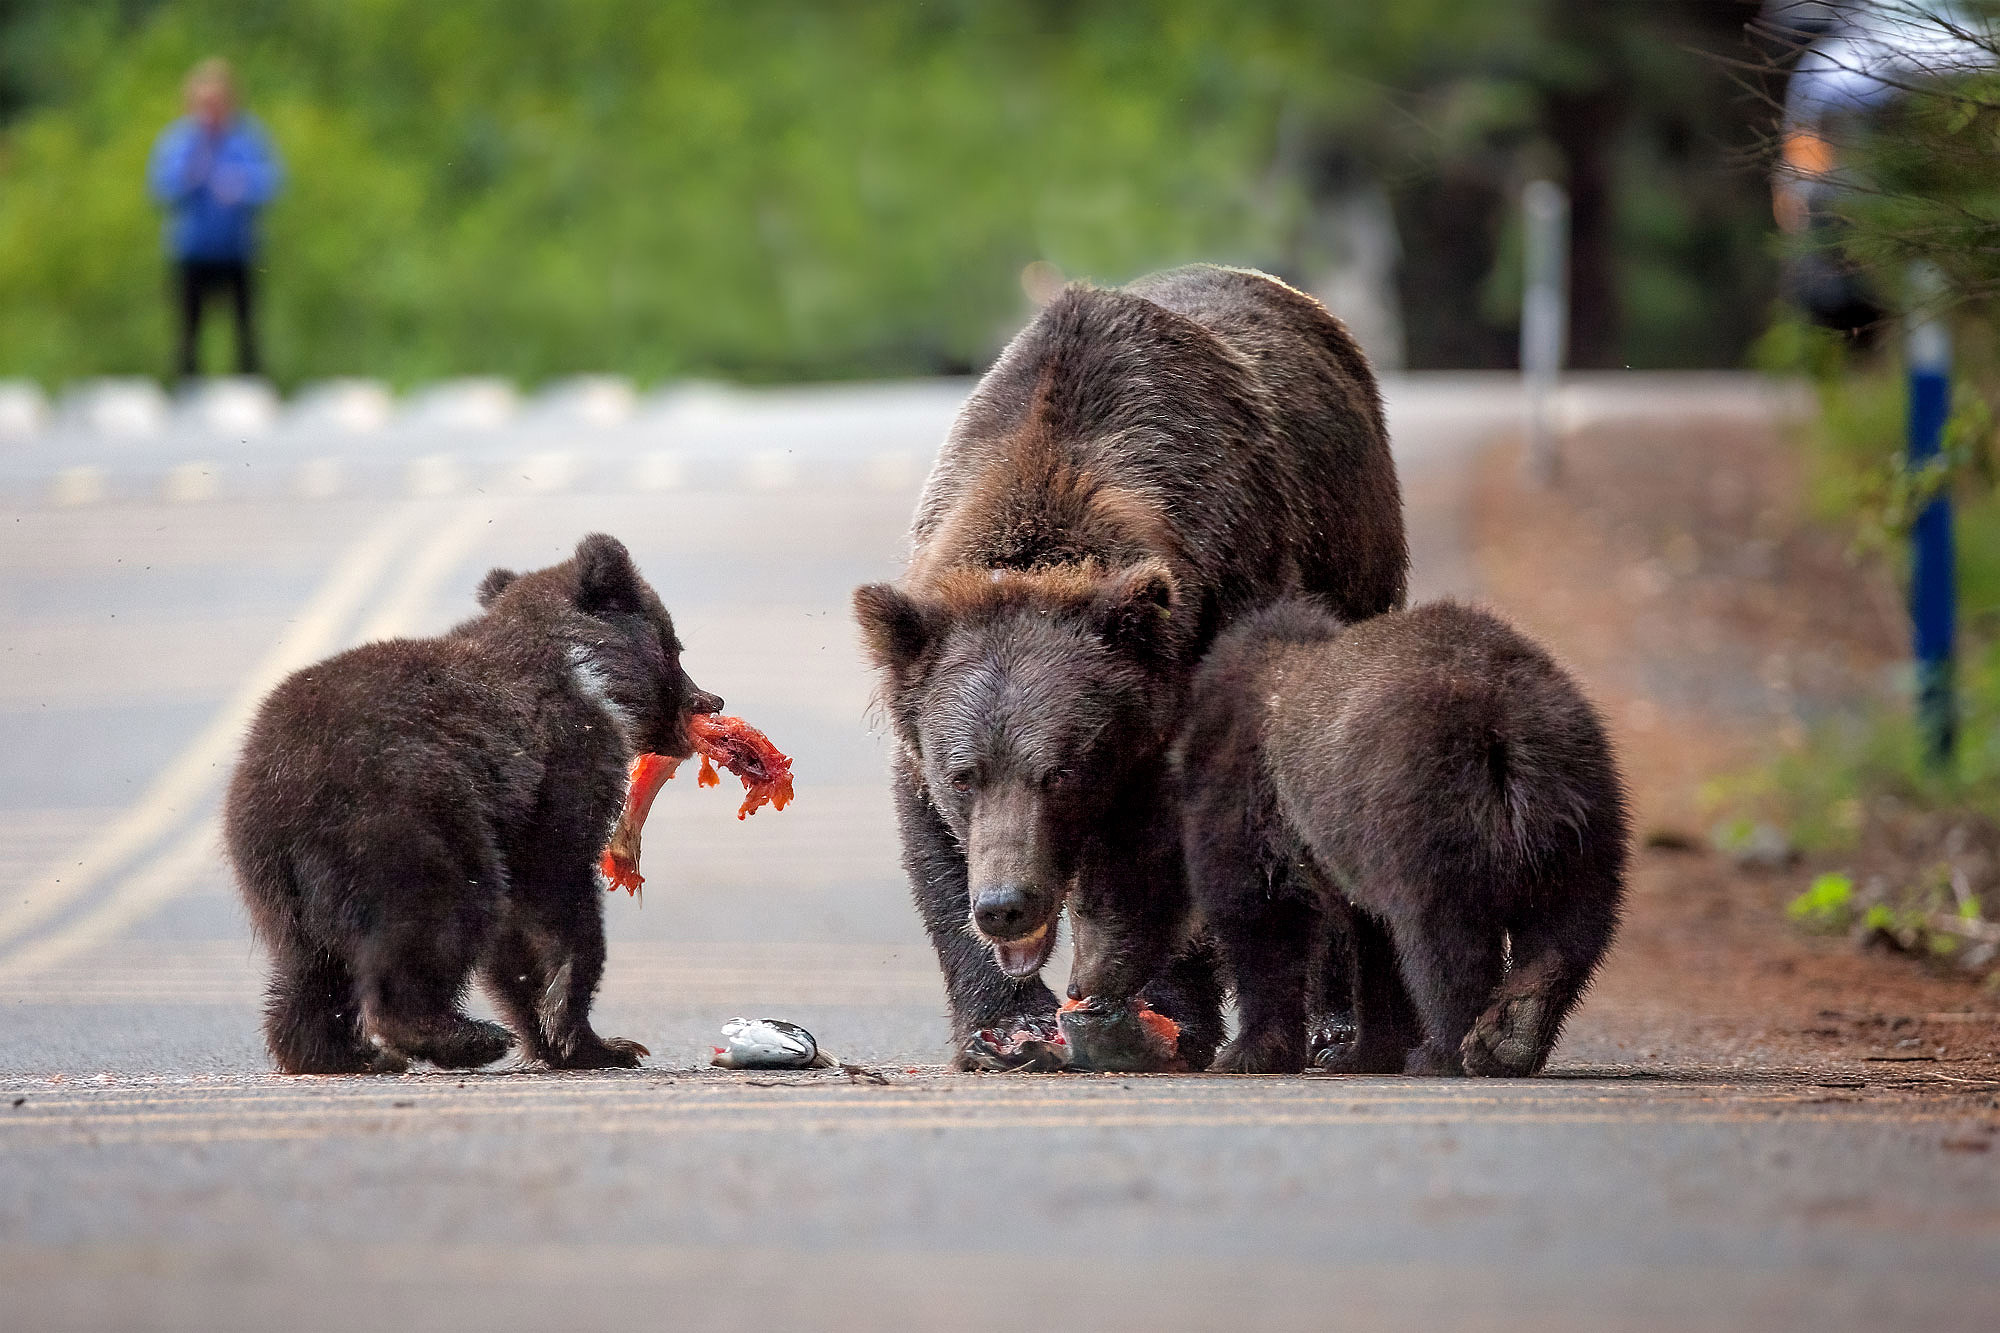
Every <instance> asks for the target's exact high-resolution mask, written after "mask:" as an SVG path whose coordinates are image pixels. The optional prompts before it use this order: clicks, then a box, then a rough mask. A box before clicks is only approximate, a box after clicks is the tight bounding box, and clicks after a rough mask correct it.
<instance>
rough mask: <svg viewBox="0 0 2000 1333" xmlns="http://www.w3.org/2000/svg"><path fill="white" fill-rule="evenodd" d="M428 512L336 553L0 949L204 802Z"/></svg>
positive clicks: (391, 520)
mask: <svg viewBox="0 0 2000 1333" xmlns="http://www.w3.org/2000/svg"><path fill="white" fill-rule="evenodd" d="M430 516H431V509H430V507H429V506H425V505H415V504H411V505H404V506H402V507H399V508H398V509H396V510H394V511H393V512H391V513H390V514H388V515H386V516H385V517H384V518H383V519H382V520H381V521H380V522H378V523H377V524H376V525H375V526H374V527H372V528H370V529H369V530H368V531H367V532H366V533H364V534H363V535H362V537H361V539H360V540H359V541H357V542H355V543H354V545H353V546H351V547H349V548H348V549H347V550H346V551H345V552H343V553H342V555H341V557H340V559H339V560H338V561H336V562H335V564H334V567H333V569H332V570H331V571H330V572H329V573H328V574H327V577H326V579H325V580H324V581H323V582H322V583H321V584H320V585H319V587H318V588H317V589H316V590H314V592H313V595H312V597H311V598H309V599H308V600H307V602H306V604H305V606H304V607H302V608H301V609H300V612H299V615H298V617H297V618H296V619H295V620H294V621H293V622H292V624H291V627H290V628H289V629H288V630H286V631H285V633H284V634H283V635H282V636H281V637H280V638H279V640H278V641H277V643H276V644H274V645H273V646H272V647H271V649H270V651H269V652H267V653H266V654H265V655H264V658H263V660H262V661H260V662H258V663H257V665H256V666H254V667H252V668H251V670H250V672H249V674H248V675H246V676H245V677H244V678H243V682H242V683H241V684H240V685H239V686H238V687H237V689H236V693H235V694H234V695H232V696H231V697H230V699H229V701H228V702H227V703H225V704H224V705H223V706H222V707H221V708H220V709H219V710H218V711H217V712H216V714H215V716H214V717H212V718H210V719H209V722H208V725H207V726H206V727H204V728H202V731H201V734H200V735H198V736H196V737H195V739H194V740H193V741H192V742H191V743H190V744H189V745H188V746H187V747H186V748H185V749H183V750H182V751H181V752H180V754H179V755H177V756H175V758H174V760H173V762H172V763H170V764H168V765H167V767H166V769H165V770H164V771H162V772H161V774H160V775H159V776H158V777H157V778H155V779H154V780H153V782H152V785H151V786H149V787H148V788H147V789H146V792H145V794H144V795H142V796H141V797H140V798H139V800H138V801H137V802H135V803H134V804H133V805H132V806H131V808H130V809H128V810H127V811H126V812H125V814H124V815H123V816H122V817H121V818H119V819H118V820H116V821H115V822H113V823H112V824H111V825H110V826H109V827H107V828H106V829H105V830H104V831H103V833H102V834H101V835H100V836H98V837H96V838H94V839H92V840H90V841H88V842H87V843H85V844H84V845H83V847H82V848H81V849H80V850H79V852H78V853H77V854H75V855H73V856H66V857H64V858H63V859H62V860H60V861H58V862H57V863H56V864H54V865H52V866H50V867H49V868H48V870H47V871H46V872H45V873H44V874H43V875H42V876H41V878H40V880H39V882H38V883H37V884H36V885H35V886H34V887H33V888H32V889H31V890H30V892H29V893H28V895H27V897H25V898H24V899H22V900H20V901H18V902H10V903H7V904H5V905H4V906H0V947H4V946H5V945H6V944H7V943H8V942H10V941H12V940H16V939H19V938H20V937H21V936H23V935H25V934H26V933H27V932H29V931H31V930H33V929H35V928H36V927H37V926H39V925H41V924H42V923H43V922H45V921H47V920H48V919H49V918H51V917H53V916H55V915H57V914H58V913H60V912H62V911H63V910H64V909H66V908H67V907H69V906H70V905H71V904H72V903H74V902H76V901H77V900H78V899H80V898H81V897H83V896H84V895H85V894H86V893H88V892H89V891H90V890H91V889H92V888H93V887H94V886H95V885H96V884H97V883H98V882H99V881H100V880H102V879H103V878H104V877H105V876H106V875H108V874H110V873H111V872H112V871H113V870H115V869H117V868H118V866H119V865H120V864H122V863H123V862H124V861H125V860H127V859H128V858H129V857H131V856H133V855H134V854H136V853H138V852H139V851H141V850H143V849H144V848H145V847H146V845H147V844H149V843H151V842H153V841H155V840H156V839H158V838H160V837H163V836H164V835H166V834H167V833H169V832H170V831H171V830H172V829H173V828H174V827H175V826H176V825H177V824H179V823H181V821H183V820H185V819H186V818H188V816H189V815H190V813H191V812H192V811H193V810H194V808H195V807H196V805H197V804H198V803H199V801H200V799H201V797H202V796H203V795H204V794H205V793H206V792H207V791H208V790H209V789H210V788H212V787H213V786H214V785H215V784H216V783H217V782H219V781H220V780H221V776H222V770H223V768H224V766H225V765H227V764H228V762H229V759H230V757H231V756H232V755H233V754H234V753H235V750H236V746H237V743H238V741H239V740H240V738H241V736H242V733H243V729H244V727H245V726H246V725H248V723H249V721H250V719H251V717H252V716H254V715H255V713H256V710H257V706H258V705H259V704H260V703H262V702H263V700H264V696H265V695H266V694H268V693H270V691H271V688H272V687H273V686H275V685H276V684H277V683H278V682H279V681H280V680H283V679H284V678H285V677H286V676H288V675H290V674H291V673H292V672H294V671H296V670H298V669H299V668H300V667H303V666H306V665H308V664H310V663H312V662H314V661H316V660H318V659H319V658H321V657H324V656H325V655H326V654H327V653H328V652H329V651H330V650H331V649H332V648H333V647H334V646H335V644H336V643H338V642H339V639H338V635H339V633H340V631H341V630H342V628H343V627H345V626H346V624H347V623H348V621H349V620H350V619H352V617H353V616H354V614H355V613H356V612H357V611H358V610H359V609H360V607H361V606H362V604H363V603H364V602H365V600H366V599H367V597H368V594H369V592H370V590H371V589H373V588H374V586H375V584H376V582H377V581H378V580H379V579H380V578H381V577H382V576H383V574H384V573H386V572H387V571H388V569H389V567H390V563H391V562H392V561H393V560H394V559H395V556H396V553H397V552H398V551H399V550H400V549H401V548H402V547H403V545H404V544H405V543H406V542H407V541H408V540H409V539H410V538H411V537H413V536H414V535H415V534H416V533H417V531H418V530H419V527H420V525H421V524H423V523H424V522H425V521H426V520H427V519H429V518H430Z"/></svg>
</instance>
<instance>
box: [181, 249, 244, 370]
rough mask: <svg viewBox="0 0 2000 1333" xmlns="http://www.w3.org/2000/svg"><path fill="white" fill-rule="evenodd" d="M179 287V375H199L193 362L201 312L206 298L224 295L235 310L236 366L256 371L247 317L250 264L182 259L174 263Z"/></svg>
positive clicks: (235, 261)
mask: <svg viewBox="0 0 2000 1333" xmlns="http://www.w3.org/2000/svg"><path fill="white" fill-rule="evenodd" d="M175 276H176V278H177V279H178V282H179V287H180V292H179V295H180V367H179V368H180V374H181V378H183V379H192V378H194V377H195V376H196V375H198V374H200V373H201V371H200V367H199V366H198V365H197V364H196V361H197V353H198V351H199V350H200V347H201V312H202V310H203V308H204V307H205V306H207V304H208V302H209V298H210V297H213V296H218V295H227V296H228V298H229V303H230V307H231V308H232V309H233V310H234V311H235V312H236V369H237V371H238V372H239V373H240V374H244V375H255V374H256V373H257V372H258V365H259V363H258V359H257V330H256V325H255V323H254V322H253V321H252V318H251V309H250V307H251V304H252V293H251V290H250V265H249V264H247V263H246V262H244V261H242V260H240V259H183V260H181V261H180V262H179V263H178V265H176V273H175Z"/></svg>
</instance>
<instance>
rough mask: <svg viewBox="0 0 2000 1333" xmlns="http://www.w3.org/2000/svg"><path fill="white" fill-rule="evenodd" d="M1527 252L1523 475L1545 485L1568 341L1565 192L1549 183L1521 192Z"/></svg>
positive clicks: (1551, 469) (1552, 462) (1550, 472)
mask: <svg viewBox="0 0 2000 1333" xmlns="http://www.w3.org/2000/svg"><path fill="white" fill-rule="evenodd" d="M1521 220H1522V231H1523V233H1524V241H1525V245H1526V253H1525V255H1524V256H1523V260H1524V262H1523V274H1522V277H1523V284H1522V292H1521V386H1522V389H1523V390H1524V393H1525V397H1526V399H1527V408H1528V419H1527V426H1528V475H1529V477H1530V478H1532V479H1533V480H1534V481H1535V482H1537V483H1538V484H1546V483H1547V482H1549V481H1550V480H1552V479H1553V478H1554V477H1555V474H1556V431H1555V422H1554V421H1553V420H1551V416H1552V411H1553V408H1554V404H1555V388H1556V376H1557V375H1558V374H1560V373H1561V371H1562V363H1563V355H1564V353H1565V351H1566V350H1567V344H1568V342H1569V194H1568V192H1566V191H1565V190H1564V189H1563V187H1562V186H1560V185H1557V184H1556V183H1555V182H1554V181H1546V180H1538V181H1529V182H1528V184H1527V186H1526V188H1524V189H1523V190H1522V191H1521Z"/></svg>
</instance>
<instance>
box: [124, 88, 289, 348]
mask: <svg viewBox="0 0 2000 1333" xmlns="http://www.w3.org/2000/svg"><path fill="white" fill-rule="evenodd" d="M186 98H187V114H186V115H185V116H182V117H181V118H180V119H179V120H177V121H175V122H174V123H173V124H171V125H169V126H167V128H166V129H165V130H164V131H163V132H162V133H161V134H160V137H159V140H158V141H157V142H156V143H155V144H154V145H153V159H152V162H151V164H150V166H149V167H148V168H147V173H146V175H147V183H148V184H149V185H150V186H151V188H152V192H153V198H154V199H155V200H156V201H158V202H159V203H160V205H161V206H162V207H164V208H165V209H166V210H167V225H166V242H167V254H168V256H169V257H170V258H171V259H172V260H173V265H174V289H175V290H174V300H175V306H176V314H177V316H178V319H179V325H178V331H179V349H180V350H179V362H178V364H177V367H176V368H177V370H178V372H179V373H180V375H181V377H182V378H193V376H194V375H195V374H196V373H198V367H197V365H196V352H197V349H198V347H199V344H200V334H201V314H202V308H203V306H205V305H206V304H207V303H208V300H209V298H210V297H211V296H216V295H223V294H226V295H227V296H228V297H229V300H230V304H231V306H232V308H233V309H234V310H235V314H236V367H237V370H238V371H239V372H240V373H242V374H245V375H255V374H257V373H259V369H260V365H259V361H258V356H257V337H256V325H255V322H254V320H253V318H252V309H251V307H252V305H253V303H254V295H255V293H254V290H253V285H252V281H251V265H252V262H253V261H254V260H255V259H256V256H257V213H258V210H259V209H261V208H263V206H264V205H265V204H267V203H269V202H270V201H271V197H272V196H273V195H275V194H276V193H277V192H278V184H279V182H280V180H281V179H282V174H283V173H282V170H281V168H280V167H279V164H278V157H277V154H276V153H275V152H273V151H272V149H271V145H270V141H269V140H267V139H266V138H265V137H264V131H263V129H262V128H260V127H259V126H258V124H257V123H256V121H254V120H252V119H251V118H250V117H249V116H247V115H245V114H244V113H243V112H241V111H239V110H238V109H237V107H236V88H235V82H234V80H233V79H232V77H231V75H230V71H229V64H228V62H227V61H224V60H222V59H220V58H216V59H210V60H204V61H202V62H201V63H200V64H199V65H196V66H195V67H194V70H193V72H192V73H190V74H189V75H188V79H187V86H186Z"/></svg>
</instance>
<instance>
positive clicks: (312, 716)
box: [223, 533, 722, 1074]
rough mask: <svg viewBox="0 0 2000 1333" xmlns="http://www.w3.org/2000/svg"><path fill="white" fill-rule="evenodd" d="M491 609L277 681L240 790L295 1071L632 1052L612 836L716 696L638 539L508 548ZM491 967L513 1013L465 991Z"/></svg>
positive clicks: (493, 577)
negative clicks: (632, 546) (608, 909)
mask: <svg viewBox="0 0 2000 1333" xmlns="http://www.w3.org/2000/svg"><path fill="white" fill-rule="evenodd" d="M479 604H480V607H481V608H482V613H481V614H480V615H479V616H477V617H475V618H474V619H472V620H468V621H466V622H465V623H464V624H462V625H460V626H458V627H457V628H456V629H454V630H452V631H451V632H450V633H448V634H444V635H441V636H439V637H437V638H434V639H394V640H390V641H388V642H386V643H371V644H364V645H363V646H361V647H359V648H355V649H352V650H351V651H349V652H345V653H342V654H340V655H339V656H337V657H333V658H330V659H328V660H327V661H324V662H321V663H319V664H318V665H317V666H311V667H307V668H306V669H305V670H303V671H300V672H297V673H295V674H293V675H292V676H290V677H288V678H287V679H286V680H285V681H284V682H283V683H282V684H280V685H279V686H278V688H277V689H275V690H273V691H272V692H271V696H270V698H268V699H266V700H265V701H264V704H263V706H262V708H261V709H259V711H258V714H257V720H256V722H255V724H254V725H253V726H252V728H251V731H250V739H249V741H248V743H247V744H246V745H245V746H244V751H243V759H242V762H241V763H240V764H239V765H238V766H237V769H236V773H235V776H234V777H233V778H232V780H231V782H230V786H229V796H228V799H227V802H226V803H225V805H224V807H223V831H224V836H225V839H226V841H227V844H228V847H229V856H230V860H231V861H232V862H233V863H234V866H235V870H236V879H237V884H238V887H239V888H240V889H241V891H242V893H243V900H244V902H245V904H246V905H247V906H248V907H249V909H250V916H251V919H252V921H253V922H255V924H256V928H257V934H258V937H259V938H260V939H262V940H263V942H264V944H265V946H266V947H267V948H269V949H270V951H271V977H270V985H269V990H268V994H267V998H266V1003H265V1009H264V1035H265V1040H266V1042H267V1044H268V1045H269V1046H270V1049H271V1054H272V1056H273V1057H274V1058H275V1059H276V1060H277V1062H278V1066H279V1067H280V1068H281V1069H283V1070H284V1071H285V1072H287V1073H291V1074H352V1073H368V1072H383V1073H386V1072H393V1071H396V1070H400V1069H403V1068H405V1067H406V1066H407V1065H408V1063H409V1062H410V1061H411V1060H417V1059H422V1060H429V1061H430V1062H431V1063H433V1064H436V1065H439V1066H442V1067H445V1068H453V1069H470V1068H475V1067H477V1066H479V1065H483V1064H487V1063H489V1062H491V1061H493V1060H497V1059H499V1058H500V1057H501V1056H502V1055H504V1054H506V1052H507V1049H508V1047H509V1046H511V1045H512V1044H513V1043H514V1041H515V1040H516V1039H517V1038H518V1039H519V1041H520V1043H521V1050H522V1054H523V1055H524V1056H525V1057H527V1058H528V1059H529V1060H532V1061H540V1062H546V1063H547V1064H549V1065H552V1066H554V1067H556V1068H558V1069H597V1068H603V1067H607V1066H631V1065H636V1064H638V1063H639V1057H640V1056H642V1055H644V1054H645V1053H646V1050H645V1048H644V1047H643V1046H640V1045H639V1044H638V1043H637V1042H634V1041H627V1040H624V1039H622V1038H618V1037H599V1036H598V1035H597V1033H596V1032H595V1031H593V1030H592V1029H591V1026H590V1004H591V999H592V997H593V996H594V994H595V993H596V990H597V982H598V978H599V976H600V975H601V973H602V972H603V970H604V890H603V887H602V885H601V884H600V882H599V880H598V876H597V856H598V853H599V852H600V851H601V850H602V849H603V847H604V843H605V839H606V838H607V837H609V836H610V833H611V827H612V824H613V823H614V822H615V821H616V820H617V818H618V812H619V810H620V809H622V808H623V806H624V803H625V781H626V773H627V770H628V768H629V767H630V765H631V763H632V760H633V758H634V757H635V756H636V755H638V754H641V753H644V752H647V751H651V752H653V753H655V754H668V755H679V756H682V757H686V756H687V755H689V754H691V753H693V750H694V742H693V740H692V738H691V737H690V736H689V732H688V719H689V718H690V717H691V716H693V715H694V714H696V713H715V712H720V711H721V709H722V700H720V699H718V698H716V697H715V696H714V695H712V694H709V693H707V692H706V691H704V690H701V689H699V688H697V687H696V685H695V683H694V682H693V681H692V680H690V679H688V675H687V673H686V672H685V671H683V670H682V669H681V661H680V656H681V644H680V640H679V639H678V638H677V637H676V636H675V634H674V622H673V620H672V618H671V617H670V616H668V614H667V610H666V608H665V607H664V606H662V605H661V604H660V599H659V597H658V596H657V595H656V594H655V593H654V592H653V589H652V588H651V587H650V586H649V585H648V584H647V583H646V581H645V579H643V578H641V577H640V575H639V571H638V569H637V568H636V567H635V566H634V565H633V563H632V558H631V556H630V555H629V554H627V552H626V550H625V547H624V546H623V545H621V544H620V543H619V542H618V540H617V539H616V538H613V537H608V536H605V535H603V534H601V533H599V534H595V535H593V536H589V537H586V538H584V539H583V541H582V542H580V543H578V545H577V548H576V554H575V555H574V556H572V557H571V558H570V559H568V560H565V561H563V562H562V563H561V564H559V565H554V566H551V567H550V568H547V569H542V570H537V571H535V572H533V573H529V574H514V573H511V572H509V571H507V570H502V569H496V570H494V571H492V572H491V573H489V574H488V575H487V576H486V578H485V580H484V581H483V582H481V584H480V585H479ZM475 971H477V973H478V974H479V976H480V977H481V979H482V980H483V981H484V982H485V983H486V986H487V989H488V990H489V991H490V992H491V994H492V997H493V1001H494V1003H495V1005H497V1006H498V1007H499V1009H500V1012H501V1014H502V1016H503V1017H504V1018H505V1019H506V1020H507V1023H508V1024H509V1026H510V1027H511V1028H512V1031H511V1032H510V1031H509V1030H508V1028H505V1027H500V1026H499V1025H497V1024H493V1023H486V1022H481V1021H479V1020H477V1019H474V1018H472V1017H470V1016H469V1015H467V1014H466V1013H465V1012H464V1011H463V1010H461V1009H460V1007H459V1004H460V1001H461V999H462V997H463V994H464V991H465V983H466V980H467V978H468V977H469V976H470V975H471V974H472V973H473V972H475Z"/></svg>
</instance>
